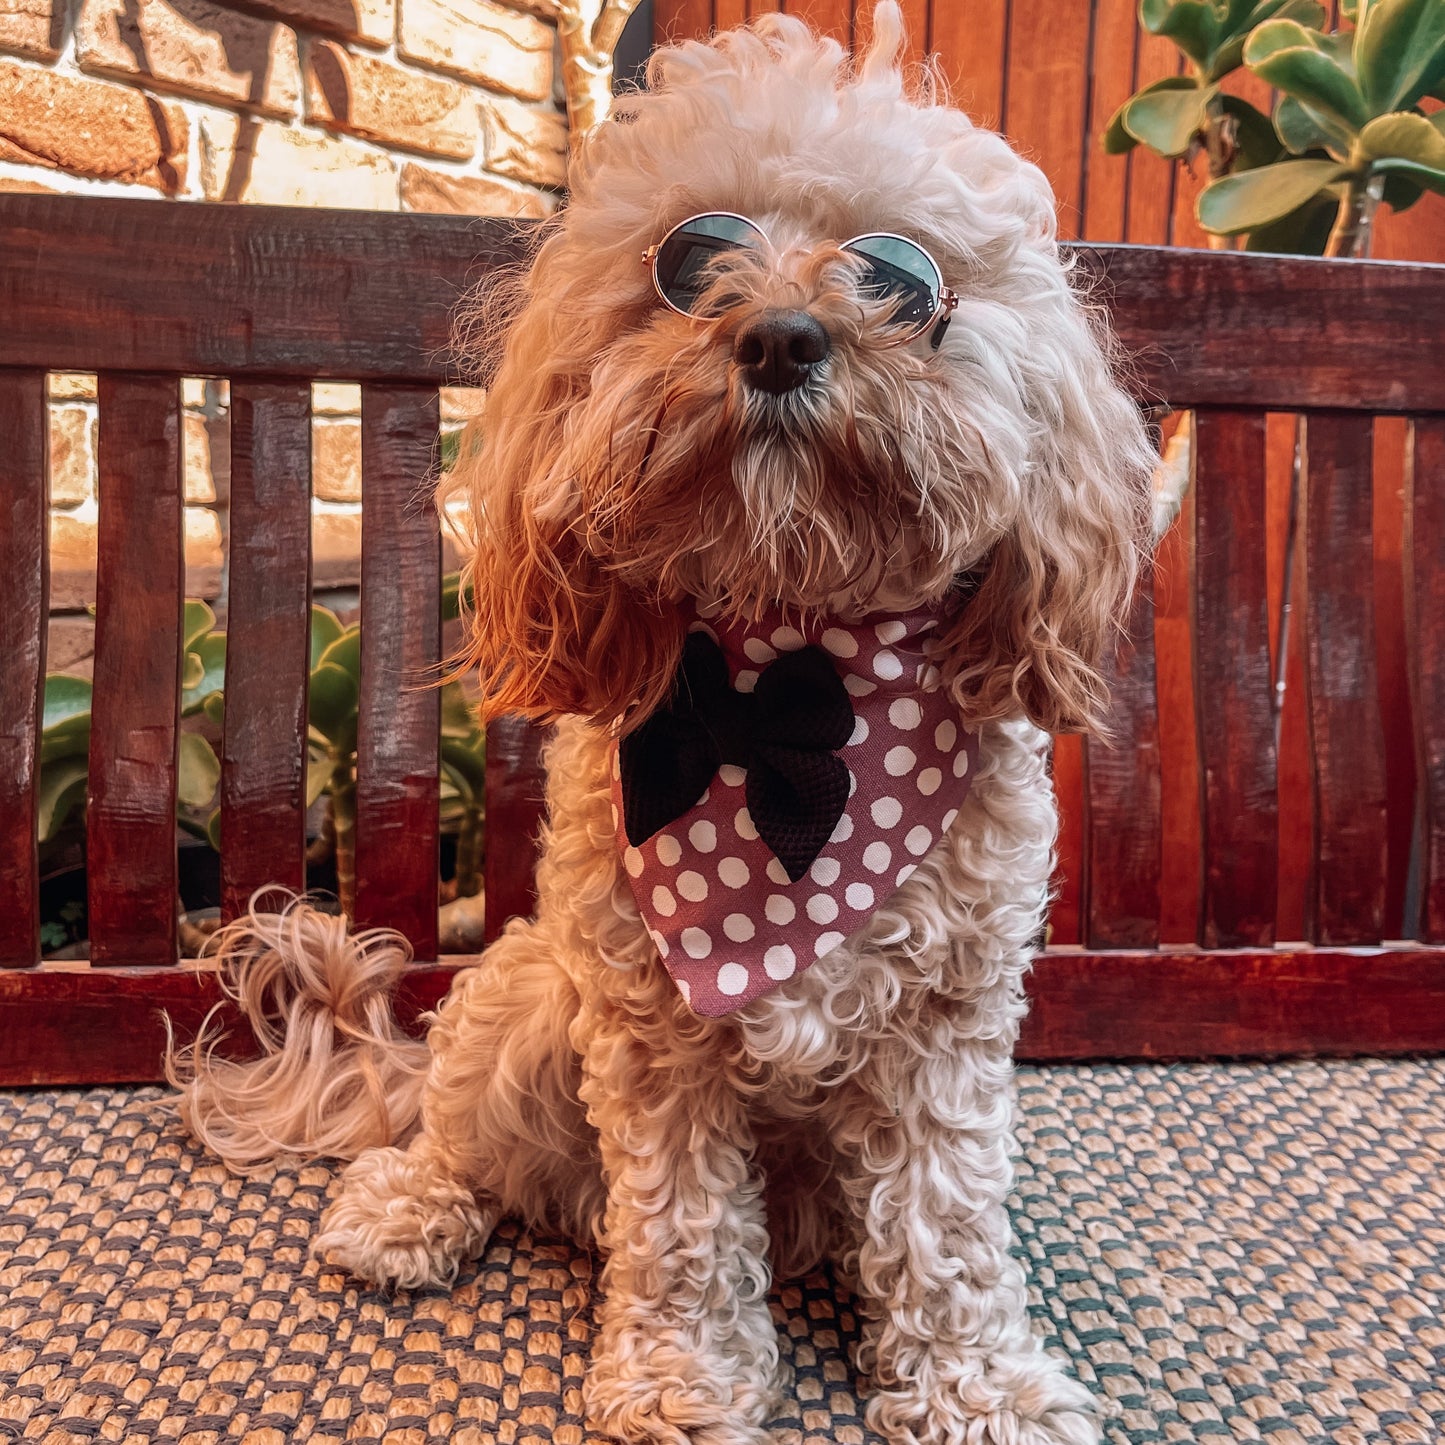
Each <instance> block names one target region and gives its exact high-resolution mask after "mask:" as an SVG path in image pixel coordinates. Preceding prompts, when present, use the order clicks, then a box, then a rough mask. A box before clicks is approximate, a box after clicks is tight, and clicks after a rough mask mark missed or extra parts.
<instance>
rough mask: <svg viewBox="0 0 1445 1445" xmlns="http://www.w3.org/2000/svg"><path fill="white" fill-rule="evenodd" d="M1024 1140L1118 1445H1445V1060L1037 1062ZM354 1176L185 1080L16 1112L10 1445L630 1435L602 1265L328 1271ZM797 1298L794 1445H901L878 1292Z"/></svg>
mask: <svg viewBox="0 0 1445 1445" xmlns="http://www.w3.org/2000/svg"><path fill="white" fill-rule="evenodd" d="M1018 1122H1019V1131H1018V1132H1019V1142H1020V1148H1021V1154H1020V1159H1019V1175H1018V1184H1017V1188H1016V1190H1015V1194H1014V1199H1013V1213H1014V1220H1015V1226H1016V1228H1017V1230H1018V1235H1019V1248H1020V1251H1021V1254H1022V1257H1023V1259H1024V1260H1025V1263H1026V1266H1027V1269H1028V1272H1029V1277H1030V1295H1031V1303H1032V1309H1033V1312H1034V1315H1035V1326H1036V1328H1037V1330H1038V1331H1039V1332H1040V1334H1041V1335H1043V1336H1044V1337H1045V1338H1046V1340H1047V1342H1048V1345H1049V1348H1050V1349H1052V1350H1054V1351H1055V1352H1057V1353H1059V1354H1061V1355H1062V1356H1063V1357H1065V1358H1066V1359H1067V1361H1068V1362H1069V1365H1070V1368H1072V1369H1073V1370H1074V1371H1075V1372H1076V1373H1077V1374H1078V1376H1079V1377H1080V1378H1081V1379H1082V1380H1084V1381H1085V1382H1086V1383H1087V1384H1088V1385H1089V1387H1090V1388H1091V1389H1092V1390H1093V1391H1094V1392H1095V1393H1096V1394H1097V1395H1098V1396H1099V1397H1100V1398H1101V1399H1102V1400H1103V1401H1104V1402H1105V1410H1106V1419H1105V1426H1104V1428H1105V1434H1106V1437H1107V1439H1108V1440H1109V1441H1110V1442H1111V1445H1142V1442H1147V1441H1161V1440H1162V1441H1174V1440H1191V1441H1192V1440H1200V1441H1211V1442H1213V1441H1220V1440H1265V1441H1269V1442H1272V1445H1296V1442H1316V1441H1332V1442H1344V1445H1379V1442H1400V1445H1405V1442H1409V1445H1440V1442H1441V1441H1442V1440H1445V1061H1442V1060H1406V1061H1392V1062H1380V1061H1354V1062H1346V1063H1297V1064H1285V1065H1274V1066H1246V1065H1230V1064H1221V1065H1189V1066H1173V1067H1164V1066H1130V1067H1121V1066H1100V1067H1074V1068H1050V1069H1024V1070H1021V1071H1020V1074H1019V1119H1018ZM335 1184H336V1179H335V1174H334V1171H333V1170H331V1169H329V1168H326V1167H321V1166H307V1167H303V1168H299V1169H283V1170H275V1171H272V1172H268V1173H266V1174H264V1175H261V1176H259V1177H256V1178H252V1179H245V1180H243V1179H239V1178H236V1177H233V1176H231V1175H229V1174H228V1173H227V1172H226V1171H225V1170H224V1169H222V1168H221V1167H220V1166H219V1165H217V1164H216V1163H215V1161H214V1160H212V1159H210V1158H208V1157H207V1156H206V1155H205V1154H203V1153H202V1152H200V1151H199V1150H198V1149H196V1148H195V1147H194V1146H193V1145H192V1144H191V1143H190V1142H189V1141H188V1140H187V1139H186V1138H185V1136H184V1135H183V1133H182V1132H181V1130H180V1128H179V1127H178V1125H177V1124H176V1122H175V1119H174V1118H173V1116H172V1115H171V1114H170V1113H169V1111H168V1110H167V1108H166V1106H165V1103H164V1096H163V1095H162V1093H161V1092H160V1091H159V1090H155V1089H138V1090H137V1089H133V1090H116V1089H96V1090H88V1091H83V1092H64V1093H56V1092H47V1093H9V1094H0V1441H4V1440H7V1439H13V1440H26V1441H31V1440H34V1441H46V1442H51V1445H71V1442H80V1441H93V1440H106V1441H111V1440H114V1441H126V1442H133V1445H141V1442H152V1441H184V1442H187V1445H218V1442H231V1441H240V1442H245V1445H285V1442H290V1441H308V1442H309V1441H316V1442H320V1441H341V1440H363V1439H365V1440H372V1439H380V1440H385V1441H388V1442H393V1445H433V1442H437V1445H440V1442H453V1445H493V1442H503V1445H511V1442H522V1441H538V1442H541V1441H556V1442H558V1445H583V1442H586V1445H591V1442H593V1441H598V1442H600V1441H601V1440H602V1439H603V1438H605V1437H601V1436H599V1435H597V1434H596V1433H595V1432H593V1431H591V1430H589V1429H588V1428H587V1426H586V1423H585V1421H584V1420H583V1418H582V1414H581V1393H580V1385H581V1381H582V1376H583V1372H584V1370H585V1368H586V1362H587V1351H588V1342H589V1339H590V1338H591V1335H592V1330H593V1318H594V1313H593V1312H594V1304H595V1287H596V1282H597V1273H598V1264H597V1261H596V1260H595V1259H593V1258H591V1257H589V1256H588V1255H587V1254H586V1253H583V1252H580V1251H578V1250H576V1249H575V1248H574V1247H573V1246H571V1245H570V1244H568V1243H566V1242H564V1241H561V1240H557V1239H545V1238H540V1237H533V1236H531V1235H529V1234H527V1233H526V1232H525V1231H522V1230H520V1229H518V1228H516V1227H515V1226H504V1227H503V1228H502V1229H501V1230H500V1231H499V1233H498V1234H497V1236H496V1237H495V1238H494V1239H493V1240H492V1242H491V1244H490V1246H489V1247H488V1249H487V1252H486V1255H485V1257H484V1258H483V1259H482V1260H480V1261H479V1262H478V1263H477V1265H476V1267H475V1268H474V1269H471V1270H469V1271H468V1272H466V1273H465V1274H464V1275H463V1277H462V1279H461V1281H460V1283H459V1284H458V1285H457V1287H456V1288H455V1289H454V1290H451V1291H450V1292H443V1291H439V1290H438V1291H418V1292H415V1293H412V1294H400V1295H396V1296H388V1295H384V1294H381V1293H378V1292H376V1291H374V1290H370V1289H365V1288H362V1287H360V1286H359V1285H358V1284H357V1283H356V1282H355V1281H353V1280H350V1279H348V1278H346V1277H345V1276H343V1275H342V1274H339V1273H337V1272H335V1271H333V1270H330V1269H327V1268H325V1267H324V1266H322V1265H319V1264H318V1263H317V1262H316V1261H315V1260H314V1259H312V1258H311V1256H310V1253H309V1242H310V1240H311V1238H312V1236H313V1234H314V1233H315V1231H316V1227H317V1220H318V1218H319V1216H320V1213H321V1211H322V1210H323V1208H324V1207H325V1205H326V1202H327V1200H328V1199H329V1197H330V1196H331V1194H332V1193H333V1191H334V1189H335ZM773 1309H774V1313H775V1315H776V1318H777V1321H778V1327H779V1332H780V1336H781V1339H782V1341H783V1348H784V1353H785V1354H786V1356H787V1358H788V1360H789V1362H790V1363H791V1364H792V1366H793V1367H794V1370H795V1372H796V1385H795V1388H794V1390H793V1393H792V1396H791V1397H790V1400H789V1404H788V1408H787V1410H786V1411H785V1413H784V1414H783V1415H782V1416H781V1417H780V1418H779V1419H778V1420H777V1421H776V1422H775V1425H774V1433H775V1437H776V1439H777V1440H778V1441H779V1442H780V1445H802V1442H815V1441H816V1442H823V1441H828V1442H835V1441H836V1442H840V1445H848V1442H860V1445H861V1442H869V1445H873V1442H875V1441H876V1437H874V1436H873V1435H872V1434H871V1433H870V1432H869V1431H867V1430H866V1429H865V1427H864V1426H863V1423H862V1417H861V1409H860V1403H859V1400H860V1389H859V1385H858V1382H857V1381H856V1380H855V1378H854V1376H853V1373H852V1370H851V1366H850V1365H849V1347H850V1346H851V1344H852V1343H853V1342H854V1341H855V1339H856V1337H857V1333H858V1321H857V1313H856V1310H855V1307H854V1305H853V1303H852V1301H851V1300H849V1299H848V1298H846V1297H841V1296H840V1295H839V1293H838V1292H837V1290H836V1288H835V1287H834V1285H833V1283H832V1282H831V1281H830V1279H829V1278H827V1277H825V1276H823V1275H818V1276H814V1277H812V1278H809V1279H806V1280H802V1281H786V1282H783V1283H781V1284H780V1285H779V1286H778V1287H777V1288H776V1289H775V1291H774V1294H773Z"/></svg>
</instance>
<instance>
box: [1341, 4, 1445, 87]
mask: <svg viewBox="0 0 1445 1445" xmlns="http://www.w3.org/2000/svg"><path fill="white" fill-rule="evenodd" d="M1354 53H1355V64H1356V67H1357V69H1358V71H1359V77H1360V89H1361V91H1362V92H1363V93H1364V96H1365V99H1366V100H1367V101H1368V102H1369V105H1370V110H1371V112H1372V114H1375V115H1384V114H1386V113H1387V112H1389V111H1394V110H1407V109H1409V107H1410V106H1412V105H1414V104H1415V102H1416V101H1418V100H1419V99H1421V97H1422V96H1426V95H1429V94H1430V92H1431V91H1432V90H1434V89H1435V87H1436V86H1438V85H1439V84H1440V83H1441V82H1442V81H1445V5H1442V4H1441V3H1440V0H1373V3H1372V4H1371V5H1370V6H1369V7H1368V8H1367V9H1366V11H1365V17H1364V20H1363V21H1362V22H1361V23H1360V27H1359V29H1358V30H1357V31H1356V32H1355V43H1354Z"/></svg>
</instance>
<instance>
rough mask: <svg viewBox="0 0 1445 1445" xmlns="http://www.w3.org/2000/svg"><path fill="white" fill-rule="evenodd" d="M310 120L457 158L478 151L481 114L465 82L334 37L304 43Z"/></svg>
mask: <svg viewBox="0 0 1445 1445" xmlns="http://www.w3.org/2000/svg"><path fill="white" fill-rule="evenodd" d="M306 118H307V120H310V121H320V122H321V124H322V125H324V126H326V127H327V128H328V129H330V130H341V131H347V132H349V133H350V134H352V135H357V136H360V137H361V138H362V139H363V140H371V141H377V142H379V143H380V144H382V145H387V146H401V147H404V148H405V149H407V150H416V151H425V152H427V153H428V154H430V155H438V156H449V157H451V158H452V159H454V160H469V159H470V158H471V157H472V156H473V155H474V154H475V153H476V149H477V115H476V111H475V109H474V107H473V105H472V103H471V97H470V95H469V94H468V92H467V91H466V90H465V89H464V88H463V87H462V86H460V85H456V84H454V83H453V82H452V81H450V80H443V79H441V78H440V77H437V76H431V75H422V74H419V73H418V72H416V71H412V70H403V69H402V68H401V67H400V66H396V65H390V64H388V63H387V62H386V61H384V60H377V59H375V58H374V57H372V56H369V55H356V54H352V53H351V52H350V51H347V50H344V49H342V47H341V46H340V45H338V44H337V43H336V42H335V41H334V40H313V41H311V42H310V43H309V44H308V45H307V47H306Z"/></svg>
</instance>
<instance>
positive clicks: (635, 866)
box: [622, 848, 644, 878]
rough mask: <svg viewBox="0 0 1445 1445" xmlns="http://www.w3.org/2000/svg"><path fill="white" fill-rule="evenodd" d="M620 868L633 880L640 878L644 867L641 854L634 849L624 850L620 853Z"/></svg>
mask: <svg viewBox="0 0 1445 1445" xmlns="http://www.w3.org/2000/svg"><path fill="white" fill-rule="evenodd" d="M622 866H623V867H624V868H626V869H627V871H628V872H629V873H630V874H631V875H632V876H633V877H634V878H641V877H642V869H643V866H644V865H643V861H642V854H641V853H639V852H638V851H637V849H636V848H627V849H624V850H623V853H622Z"/></svg>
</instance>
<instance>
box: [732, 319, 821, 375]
mask: <svg viewBox="0 0 1445 1445" xmlns="http://www.w3.org/2000/svg"><path fill="white" fill-rule="evenodd" d="M832 346H833V343H832V342H831V341H830V340H829V338H828V333H827V332H826V331H824V330H823V327H822V326H821V325H820V324H819V322H818V321H817V320H815V319H814V318H813V317H812V316H810V315H809V314H808V313H807V312H806V311H782V310H771V311H764V312H763V313H762V315H760V316H758V317H757V318H756V319H755V320H753V321H750V322H749V323H748V324H747V325H746V326H745V327H743V329H742V330H741V331H740V332H739V333H738V338H737V341H736V342H735V343H734V344H733V362H734V364H735V365H736V366H737V368H738V370H739V371H740V372H741V373H742V377H743V380H744V381H745V382H746V383H747V384H748V386H750V387H752V388H753V390H754V391H768V392H771V393H772V394H773V395H774V396H782V395H783V394H784V393H785V392H789V391H794V390H796V389H797V388H798V387H800V386H802V384H803V383H804V382H805V381H807V379H808V378H809V377H810V376H811V375H812V374H813V368H814V367H816V366H817V365H818V363H819V362H821V361H822V360H823V359H824V358H825V357H826V356H827V355H828V353H829V351H831V350H832Z"/></svg>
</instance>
